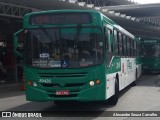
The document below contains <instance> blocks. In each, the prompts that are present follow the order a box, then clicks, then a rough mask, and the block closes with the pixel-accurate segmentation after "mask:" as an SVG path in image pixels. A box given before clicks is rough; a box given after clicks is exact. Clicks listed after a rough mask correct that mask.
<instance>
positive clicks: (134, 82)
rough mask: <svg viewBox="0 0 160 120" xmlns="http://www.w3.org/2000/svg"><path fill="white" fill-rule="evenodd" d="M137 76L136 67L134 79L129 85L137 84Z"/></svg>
mask: <svg viewBox="0 0 160 120" xmlns="http://www.w3.org/2000/svg"><path fill="white" fill-rule="evenodd" d="M137 76H138V75H137V69H136V74H135V81H133V82H132V83H131V86H133V87H134V86H136V85H137V79H138V77H137Z"/></svg>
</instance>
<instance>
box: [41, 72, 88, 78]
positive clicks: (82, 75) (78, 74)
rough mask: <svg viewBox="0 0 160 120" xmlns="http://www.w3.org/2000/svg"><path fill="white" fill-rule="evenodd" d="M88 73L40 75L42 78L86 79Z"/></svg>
mask: <svg viewBox="0 0 160 120" xmlns="http://www.w3.org/2000/svg"><path fill="white" fill-rule="evenodd" d="M86 74H87V72H81V73H38V75H39V76H40V77H47V78H61V77H84V76H86Z"/></svg>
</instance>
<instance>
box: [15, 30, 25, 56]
mask: <svg viewBox="0 0 160 120" xmlns="http://www.w3.org/2000/svg"><path fill="white" fill-rule="evenodd" d="M21 32H23V29H21V30H19V31H18V32H16V33H15V34H14V53H15V54H16V56H18V57H21V58H22V57H23V55H22V53H21V52H20V50H19V48H18V35H19V34H20V33H21Z"/></svg>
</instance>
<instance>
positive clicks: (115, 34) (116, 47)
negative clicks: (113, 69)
mask: <svg viewBox="0 0 160 120" xmlns="http://www.w3.org/2000/svg"><path fill="white" fill-rule="evenodd" d="M117 38H118V36H117V30H114V50H115V55H118V45H117V40H118V39H117Z"/></svg>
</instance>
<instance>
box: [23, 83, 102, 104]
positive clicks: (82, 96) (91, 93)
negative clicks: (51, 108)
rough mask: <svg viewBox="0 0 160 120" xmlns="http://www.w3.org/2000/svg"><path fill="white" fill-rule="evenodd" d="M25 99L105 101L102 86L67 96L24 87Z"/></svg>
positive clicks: (27, 86)
mask: <svg viewBox="0 0 160 120" xmlns="http://www.w3.org/2000/svg"><path fill="white" fill-rule="evenodd" d="M26 99H27V100H28V101H44V102H45V101H54V100H64V101H69V100H75V101H80V102H82V101H101V100H105V87H104V84H100V85H97V86H93V87H89V88H87V89H84V90H80V91H78V92H74V93H71V94H69V95H55V93H52V92H51V91H47V90H42V89H38V88H36V87H33V86H29V85H26Z"/></svg>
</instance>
